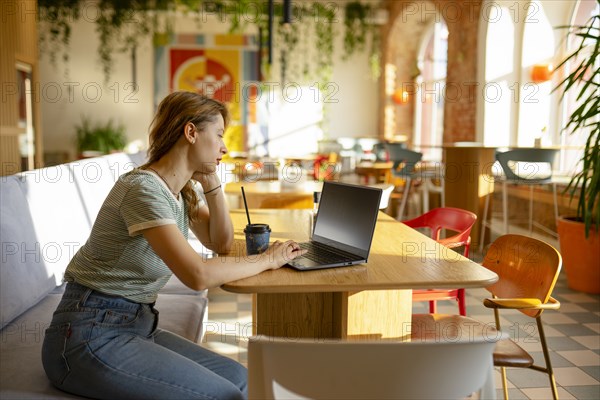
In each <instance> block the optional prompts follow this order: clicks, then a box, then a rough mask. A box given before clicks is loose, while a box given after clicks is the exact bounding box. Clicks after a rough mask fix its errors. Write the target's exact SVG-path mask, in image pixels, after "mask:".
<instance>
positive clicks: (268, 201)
mask: <svg viewBox="0 0 600 400" xmlns="http://www.w3.org/2000/svg"><path fill="white" fill-rule="evenodd" d="M242 186H243V187H244V192H245V193H246V202H247V203H248V208H311V209H312V208H313V193H314V192H315V191H317V192H320V191H321V190H322V189H323V183H322V182H318V181H314V180H305V181H303V182H297V183H294V181H291V180H290V181H288V182H282V181H279V180H270V181H257V182H231V183H228V184H227V185H226V186H225V194H227V195H228V196H229V198H230V199H231V198H233V199H235V200H236V201H237V204H236V202H234V201H232V200H230V207H231V208H238V207H239V208H241V207H244V203H243V200H242ZM231 203H234V204H231Z"/></svg>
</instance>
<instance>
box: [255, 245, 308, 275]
mask: <svg viewBox="0 0 600 400" xmlns="http://www.w3.org/2000/svg"><path fill="white" fill-rule="evenodd" d="M305 253H306V250H303V249H301V248H300V245H298V243H296V242H294V241H293V240H288V241H286V242H280V241H279V240H277V241H275V242H274V243H273V244H272V245H271V246H270V247H269V248H268V249H267V251H265V252H264V254H265V255H266V256H267V257H268V259H269V261H271V263H269V264H271V265H272V267H271V268H270V269H277V268H280V267H282V266H283V265H285V264H286V263H287V262H288V261H290V260H293V259H294V258H296V257H299V256H301V255H303V254H305Z"/></svg>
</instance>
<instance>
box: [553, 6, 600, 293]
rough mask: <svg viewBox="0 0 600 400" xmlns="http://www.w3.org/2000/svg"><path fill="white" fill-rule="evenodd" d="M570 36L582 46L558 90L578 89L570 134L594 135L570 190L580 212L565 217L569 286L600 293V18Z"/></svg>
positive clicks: (562, 236) (561, 226)
mask: <svg viewBox="0 0 600 400" xmlns="http://www.w3.org/2000/svg"><path fill="white" fill-rule="evenodd" d="M598 1H599V2H600V0H598ZM597 9H598V8H596V10H597ZM570 34H572V35H575V36H576V37H577V38H578V40H579V45H578V47H577V48H576V49H575V51H574V52H573V53H571V54H570V55H569V56H567V57H566V58H565V60H563V61H562V62H561V64H560V65H559V68H560V67H562V66H564V65H565V64H567V63H571V64H573V65H574V68H571V70H570V71H568V75H567V76H566V77H565V78H564V79H562V81H561V82H560V83H559V84H558V86H557V87H556V88H555V90H556V89H558V88H563V97H564V95H565V93H567V92H568V91H571V90H574V91H576V92H575V93H577V103H576V107H575V110H574V111H573V112H572V113H571V115H570V116H569V118H568V120H567V122H566V124H565V127H564V130H567V131H569V132H571V133H572V132H576V131H578V132H581V131H583V132H588V137H587V139H586V143H585V146H584V149H583V156H582V158H581V161H580V162H581V166H582V169H581V171H580V172H578V173H577V174H575V176H574V177H573V178H572V179H571V181H570V182H569V185H568V186H567V188H566V192H568V193H569V194H570V199H571V201H573V199H577V213H576V215H575V216H571V217H560V218H559V220H558V222H557V230H558V235H559V243H560V250H561V254H562V257H563V266H564V268H565V272H566V274H567V282H568V285H569V287H570V288H572V289H575V290H579V291H583V292H587V293H600V256H599V255H600V234H599V232H600V200H599V197H600V69H599V65H600V64H599V63H600V60H599V57H598V55H599V53H600V15H598V14H596V15H593V16H592V17H591V18H590V19H589V20H588V22H587V23H586V25H583V26H572V27H570Z"/></svg>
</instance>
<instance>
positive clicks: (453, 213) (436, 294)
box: [402, 207, 477, 316]
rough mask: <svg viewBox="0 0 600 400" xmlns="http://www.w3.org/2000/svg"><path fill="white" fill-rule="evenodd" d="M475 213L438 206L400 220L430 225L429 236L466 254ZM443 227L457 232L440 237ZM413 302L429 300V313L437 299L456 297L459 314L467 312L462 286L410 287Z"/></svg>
mask: <svg viewBox="0 0 600 400" xmlns="http://www.w3.org/2000/svg"><path fill="white" fill-rule="evenodd" d="M476 220H477V215H475V214H473V213H472V212H470V211H467V210H462V209H460V208H452V207H439V208H435V209H433V210H431V211H429V212H426V213H425V214H423V215H421V216H419V217H417V218H414V219H411V220H407V221H402V223H404V224H405V225H408V226H410V227H411V228H429V229H430V231H431V234H430V236H431V238H432V239H433V240H435V241H437V242H438V243H440V244H443V245H444V246H446V247H448V248H451V249H454V248H458V247H462V246H464V251H463V255H464V256H465V257H469V247H470V245H471V236H470V235H471V228H472V227H473V225H474V224H475V221H476ZM442 229H447V230H450V231H454V232H457V233H456V234H455V235H453V236H450V237H446V238H443V239H440V233H441V230H442ZM412 299H413V302H420V301H429V312H430V313H435V312H436V308H437V307H436V301H437V300H457V301H458V310H459V313H460V315H463V316H464V315H466V314H467V307H466V304H465V289H427V290H413V297H412Z"/></svg>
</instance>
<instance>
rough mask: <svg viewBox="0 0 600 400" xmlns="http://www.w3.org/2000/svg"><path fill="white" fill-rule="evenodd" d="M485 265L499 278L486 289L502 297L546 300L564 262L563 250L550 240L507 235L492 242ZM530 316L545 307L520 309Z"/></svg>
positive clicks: (540, 311) (536, 314)
mask: <svg viewBox="0 0 600 400" xmlns="http://www.w3.org/2000/svg"><path fill="white" fill-rule="evenodd" d="M483 266H484V267H486V268H487V269H489V270H492V271H494V272H495V273H496V274H498V276H499V279H498V282H496V283H495V284H493V285H491V286H489V287H487V290H489V291H490V293H492V295H494V296H495V297H499V298H506V299H511V298H529V299H539V300H540V301H541V302H542V303H543V304H545V303H547V302H548V300H549V299H550V295H551V294H552V290H553V289H554V285H555V284H556V280H557V279H558V274H559V272H560V268H561V266H562V258H561V256H560V253H559V252H558V251H557V250H556V249H555V248H554V247H552V246H551V245H549V244H548V243H545V242H542V241H540V240H537V239H534V238H530V237H527V236H521V235H504V236H501V237H499V238H498V239H496V240H495V241H494V242H493V243H492V244H491V246H490V248H489V250H488V252H487V253H486V255H485V258H484V260H483ZM520 311H521V312H522V313H523V314H526V315H529V316H530V317H533V318H535V317H537V316H539V315H540V314H541V313H542V311H543V310H520Z"/></svg>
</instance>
